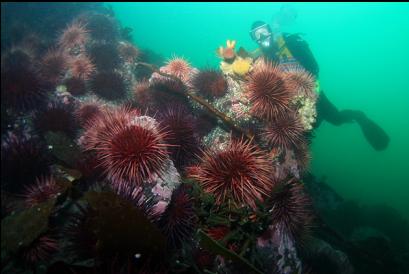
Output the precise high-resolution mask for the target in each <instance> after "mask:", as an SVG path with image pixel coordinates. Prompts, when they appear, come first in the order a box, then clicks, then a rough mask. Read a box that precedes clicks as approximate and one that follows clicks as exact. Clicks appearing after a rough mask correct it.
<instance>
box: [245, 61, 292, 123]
mask: <svg viewBox="0 0 409 274" xmlns="http://www.w3.org/2000/svg"><path fill="white" fill-rule="evenodd" d="M246 90H247V92H248V97H249V100H250V103H251V109H250V111H251V113H252V114H253V115H255V116H256V117H259V118H262V119H268V120H271V119H273V118H274V117H276V116H278V115H281V114H283V113H284V112H285V111H288V110H289V109H290V108H289V104H290V100H291V98H292V96H293V94H292V92H291V90H290V89H289V87H288V86H287V84H286V81H285V79H284V77H283V73H282V72H281V71H280V69H279V68H278V67H277V66H273V65H272V64H271V63H268V62H266V61H261V62H260V63H258V64H257V65H256V66H255V67H254V69H253V71H252V73H251V74H250V75H249V77H248V81H247V83H246Z"/></svg>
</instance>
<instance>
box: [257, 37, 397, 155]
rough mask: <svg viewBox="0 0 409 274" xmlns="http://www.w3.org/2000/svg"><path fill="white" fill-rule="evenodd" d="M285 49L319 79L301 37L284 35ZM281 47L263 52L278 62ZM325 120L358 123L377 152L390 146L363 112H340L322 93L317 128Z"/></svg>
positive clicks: (378, 128)
mask: <svg viewBox="0 0 409 274" xmlns="http://www.w3.org/2000/svg"><path fill="white" fill-rule="evenodd" d="M283 40H284V41H285V47H286V48H287V49H288V50H289V52H290V53H291V55H292V57H293V58H294V59H295V60H296V61H297V62H298V63H299V64H300V65H301V66H303V67H304V68H305V69H306V70H307V71H309V72H310V73H311V74H312V75H314V76H315V77H316V78H318V74H319V67H318V64H317V62H316V60H315V58H314V56H313V55H312V52H311V50H310V49H309V46H308V44H307V43H306V42H305V40H303V39H302V38H301V37H300V36H299V35H297V34H295V35H288V34H283ZM278 48H279V46H277V45H275V47H272V49H271V50H270V51H269V52H263V56H264V57H270V58H269V59H271V60H273V61H279V60H277V50H278ZM323 120H325V121H327V122H329V123H331V124H333V125H335V126H339V125H342V124H344V123H351V122H353V121H355V122H357V123H358V125H359V126H360V128H361V130H362V132H363V134H364V136H365V138H366V140H367V141H368V143H369V144H370V145H371V146H372V147H373V148H374V149H375V150H384V149H386V147H387V146H388V144H389V136H388V135H387V134H386V132H385V131H384V130H383V129H382V128H381V127H379V126H378V125H377V124H376V123H375V122H373V121H372V120H370V119H369V118H368V117H366V115H365V114H364V113H363V112H362V111H357V110H342V111H339V110H338V109H337V108H336V107H335V106H334V104H332V103H331V102H330V100H329V99H328V97H327V96H326V95H325V93H324V92H323V91H320V95H319V99H318V102H317V120H316V123H315V128H317V127H318V126H319V125H320V124H321V122H322V121H323Z"/></svg>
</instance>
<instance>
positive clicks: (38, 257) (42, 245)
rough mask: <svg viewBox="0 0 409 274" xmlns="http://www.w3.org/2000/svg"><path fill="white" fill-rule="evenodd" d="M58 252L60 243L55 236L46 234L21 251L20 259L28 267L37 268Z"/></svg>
mask: <svg viewBox="0 0 409 274" xmlns="http://www.w3.org/2000/svg"><path fill="white" fill-rule="evenodd" d="M57 251H58V241H57V240H56V239H55V237H54V236H50V235H47V234H45V235H42V236H40V237H39V238H38V239H36V240H35V241H34V242H32V243H31V244H30V245H29V246H28V247H25V248H24V249H23V250H21V251H20V258H21V259H22V260H23V262H24V263H26V264H27V265H30V266H35V265H37V264H39V263H41V262H45V261H46V260H48V259H49V258H50V257H51V256H52V254H54V253H55V252H57Z"/></svg>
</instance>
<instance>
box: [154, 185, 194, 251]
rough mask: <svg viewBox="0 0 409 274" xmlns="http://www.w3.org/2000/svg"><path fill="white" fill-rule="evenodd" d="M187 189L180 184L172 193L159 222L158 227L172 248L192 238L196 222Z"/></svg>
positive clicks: (191, 199) (191, 200)
mask: <svg viewBox="0 0 409 274" xmlns="http://www.w3.org/2000/svg"><path fill="white" fill-rule="evenodd" d="M187 188H188V186H186V185H183V184H182V185H180V186H179V187H178V188H177V189H176V190H174V191H173V193H172V198H171V201H170V203H169V205H168V206H167V207H166V209H165V212H164V213H163V215H162V217H161V219H160V221H159V226H160V227H161V229H162V231H163V232H164V234H165V235H166V236H167V238H168V242H169V244H170V246H172V247H173V248H179V247H181V246H182V244H183V243H185V244H186V243H187V242H188V240H189V239H190V238H192V236H193V233H194V231H195V228H196V225H197V221H198V220H197V216H196V212H195V210H194V204H193V198H192V197H191V196H190V195H189V193H188V191H187V190H188V189H187Z"/></svg>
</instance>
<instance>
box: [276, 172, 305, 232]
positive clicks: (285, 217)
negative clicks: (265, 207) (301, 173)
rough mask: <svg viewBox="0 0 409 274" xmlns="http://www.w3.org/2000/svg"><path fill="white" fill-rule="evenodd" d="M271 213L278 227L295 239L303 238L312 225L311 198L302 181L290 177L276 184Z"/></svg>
mask: <svg viewBox="0 0 409 274" xmlns="http://www.w3.org/2000/svg"><path fill="white" fill-rule="evenodd" d="M270 200H271V202H272V206H271V208H272V209H271V213H272V220H273V224H274V225H275V226H276V229H281V230H282V231H283V232H285V233H287V234H288V235H289V236H291V237H292V238H293V239H295V240H302V239H303V238H304V237H305V236H306V235H307V234H308V231H309V229H310V228H311V226H312V220H313V214H312V210H311V200H310V198H309V197H308V195H307V194H306V193H305V191H304V187H303V185H302V183H301V182H298V181H297V180H295V179H290V180H289V181H287V182H285V183H281V184H278V185H276V187H275V188H274V189H273V192H272V195H271V198H270Z"/></svg>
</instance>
